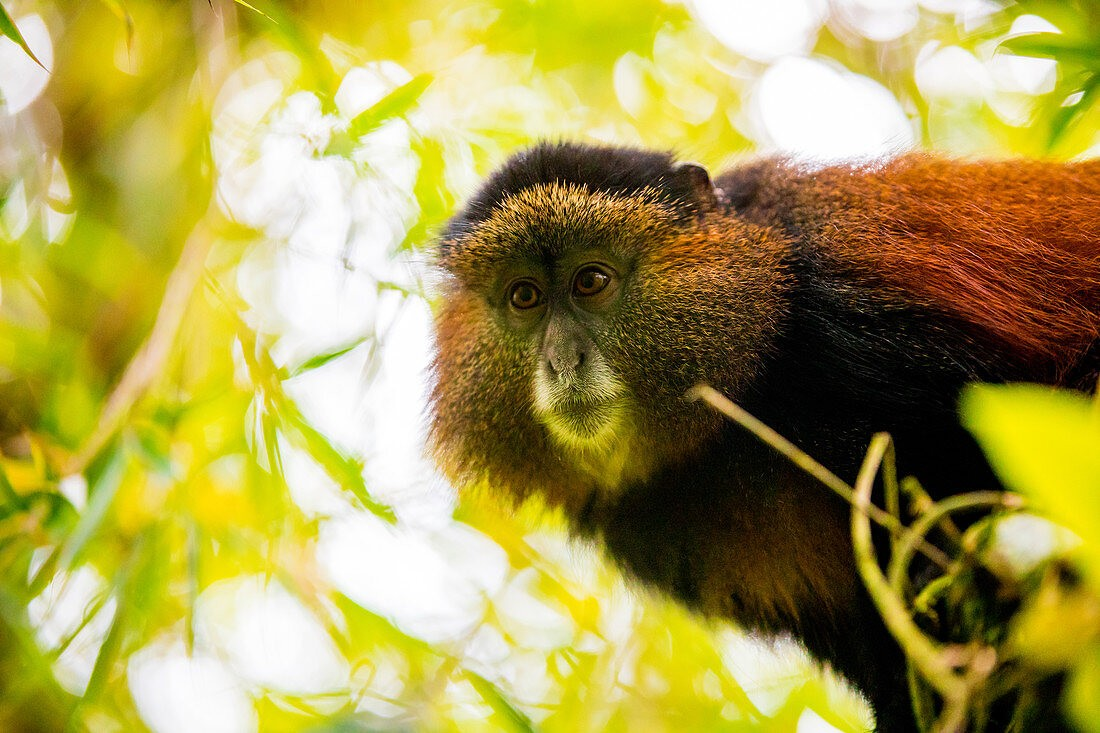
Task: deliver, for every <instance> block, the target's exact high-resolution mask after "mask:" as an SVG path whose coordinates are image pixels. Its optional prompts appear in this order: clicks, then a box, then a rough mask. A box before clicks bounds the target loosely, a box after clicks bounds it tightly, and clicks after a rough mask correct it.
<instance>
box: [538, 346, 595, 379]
mask: <svg viewBox="0 0 1100 733" xmlns="http://www.w3.org/2000/svg"><path fill="white" fill-rule="evenodd" d="M584 360H585V353H584V351H583V350H582V349H576V348H572V349H554V350H553V351H551V353H550V354H549V355H548V356H547V358H546V366H547V368H548V369H549V370H550V373H551V374H553V375H554V376H555V377H564V376H568V375H571V374H574V373H576V372H578V371H580V369H581V367H582V366H584Z"/></svg>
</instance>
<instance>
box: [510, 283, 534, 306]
mask: <svg viewBox="0 0 1100 733" xmlns="http://www.w3.org/2000/svg"><path fill="white" fill-rule="evenodd" d="M508 302H509V303H511V304H512V307H513V308H517V309H519V310H530V309H531V308H534V307H535V306H537V305H540V304H541V303H542V291H541V290H539V289H538V286H537V285H535V284H534V283H533V282H531V281H530V280H520V281H519V282H516V283H513V284H512V287H511V289H510V290H509V291H508Z"/></svg>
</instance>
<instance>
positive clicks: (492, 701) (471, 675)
mask: <svg viewBox="0 0 1100 733" xmlns="http://www.w3.org/2000/svg"><path fill="white" fill-rule="evenodd" d="M465 675H466V679H468V680H469V681H470V684H471V685H473V686H474V689H475V690H477V694H479V695H481V698H482V699H483V700H484V701H485V702H487V703H489V707H491V708H492V709H493V713H494V716H493V717H494V719H495V720H496V721H497V722H498V723H500V724H501V727H502V728H503V729H504V730H510V731H517V732H519V733H534V730H535V728H534V726H533V725H532V724H531V719H530V718H528V717H527V716H526V715H524V714H523V712H522V711H520V710H517V709H516V707H515V706H514V705H512V703H510V702H508V699H507V698H506V697H504V693H502V692H501V691H500V688H498V687H497V686H496V685H494V684H493V683H492V682H490V681H489V680H487V679H485V678H484V677H482V676H481V675H479V674H477V673H476V672H471V671H470V670H468V669H467V670H465Z"/></svg>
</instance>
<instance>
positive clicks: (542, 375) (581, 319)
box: [432, 183, 774, 494]
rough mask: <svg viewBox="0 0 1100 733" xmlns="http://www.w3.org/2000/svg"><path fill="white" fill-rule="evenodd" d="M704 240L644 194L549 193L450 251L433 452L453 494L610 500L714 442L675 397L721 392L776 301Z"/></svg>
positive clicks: (536, 192) (492, 219)
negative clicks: (455, 489)
mask: <svg viewBox="0 0 1100 733" xmlns="http://www.w3.org/2000/svg"><path fill="white" fill-rule="evenodd" d="M727 229H728V227H727ZM713 234H714V233H713V232H709V231H706V230H705V229H704V228H703V225H702V224H701V223H700V222H699V221H698V220H697V218H696V217H694V216H689V217H685V216H684V214H683V212H681V211H677V210H675V209H673V208H672V207H671V206H670V205H669V204H668V202H667V201H666V200H664V199H663V198H662V197H661V196H660V194H659V193H658V192H656V191H652V190H644V191H641V192H639V193H636V194H633V195H610V194H605V193H601V192H591V191H589V190H588V189H587V188H585V187H583V186H577V185H566V184H559V183H550V184H539V185H535V186H532V187H529V188H525V189H523V190H522V191H520V192H518V193H516V194H513V195H510V196H508V197H507V198H506V199H505V200H504V201H503V202H502V203H501V204H500V205H499V206H498V207H497V208H496V209H495V210H493V211H492V212H490V213H489V215H488V216H487V217H485V218H484V219H483V220H481V221H479V222H478V223H476V225H474V226H473V227H471V228H470V229H469V230H468V231H465V232H463V233H462V234H460V235H458V236H457V237H455V238H454V239H453V240H452V241H449V242H447V246H446V247H445V248H444V250H443V251H444V256H443V257H442V258H441V263H440V264H441V265H442V267H443V269H444V272H445V274H446V275H447V276H448V277H447V279H446V282H445V291H444V294H443V298H442V306H441V310H440V312H439V315H438V318H437V357H436V361H435V377H436V383H435V389H434V392H433V399H432V403H433V410H434V416H433V417H434V420H433V427H432V441H433V445H434V450H435V453H436V457H437V459H438V460H439V462H440V464H441V465H442V466H443V468H444V470H445V471H447V472H448V473H449V474H450V475H451V478H452V479H455V480H457V481H458V482H460V483H465V482H468V481H469V480H481V479H487V480H489V481H490V482H496V483H505V484H509V483H510V484H511V485H513V486H514V487H515V488H514V493H521V494H523V493H527V492H529V491H539V492H541V493H546V492H547V491H548V489H547V487H546V485H544V482H543V480H542V479H543V477H544V476H547V477H549V476H553V477H554V478H547V479H546V483H547V484H549V483H554V485H555V487H556V488H554V489H550V490H551V491H553V490H560V487H561V486H563V485H564V486H570V485H572V486H589V487H595V488H597V489H601V490H608V491H616V490H619V489H620V488H621V487H622V486H623V485H625V484H628V483H630V482H631V481H634V480H642V479H644V478H645V477H646V476H647V475H648V474H649V473H651V472H652V471H653V470H655V469H656V468H657V467H659V466H660V465H662V464H664V463H667V462H668V461H669V460H672V459H673V458H675V457H683V456H685V454H687V453H689V452H690V451H691V449H692V446H693V445H696V444H698V443H699V442H700V441H702V440H705V439H706V438H707V436H710V435H713V434H714V432H715V431H716V430H717V429H718V426H719V425H720V420H719V419H718V418H717V416H716V415H714V414H713V413H712V412H710V411H708V410H706V409H705V407H703V406H702V405H698V404H692V403H689V402H688V401H687V400H685V399H684V393H685V392H686V391H687V390H688V389H689V388H690V387H692V386H693V385H694V384H696V383H697V382H699V381H708V382H710V383H712V384H715V385H716V386H719V387H723V386H725V387H731V386H733V385H732V380H734V379H735V378H736V375H737V374H738V373H739V372H740V371H743V367H742V363H743V362H746V361H747V360H749V359H751V358H752V357H753V356H754V355H755V354H756V353H757V352H758V351H759V349H758V346H757V344H756V343H755V342H754V341H752V339H755V338H756V336H755V330H758V329H759V328H760V327H761V326H760V324H764V325H766V324H767V323H768V321H767V319H760V318H755V320H750V318H751V317H753V316H757V315H758V314H757V313H756V311H757V310H758V309H759V307H760V304H761V303H766V302H767V301H768V299H769V298H772V297H774V296H772V295H768V294H764V295H763V297H761V293H760V292H758V291H759V290H760V288H759V287H753V288H752V291H753V292H747V289H746V287H745V286H744V285H743V284H742V282H743V278H742V275H743V274H744V273H743V272H742V270H743V267H744V266H745V265H746V262H748V263H749V266H751V262H750V261H751V260H752V257H748V256H747V255H746V256H745V257H743V258H741V257H734V256H732V255H733V254H734V249H732V248H730V247H726V246H724V244H723V242H721V241H713V240H714V236H713ZM738 246H740V245H738ZM746 251H747V250H746ZM741 259H744V260H745V261H746V262H741V261H740V260H741ZM757 259H759V258H757ZM751 276H754V275H753V274H752V273H750V277H751ZM757 280H759V278H758V277H757ZM745 298H755V301H756V303H755V304H753V305H752V306H751V307H750V310H748V311H746V312H744V313H743V314H742V313H740V311H739V309H740V310H744V308H743V303H742V301H743V300H744V299H745ZM741 323H749V324H751V328H752V329H754V331H753V332H752V333H749V332H747V331H746V333H741V332H740V331H739V328H740V325H739V324H741ZM731 339H732V341H731Z"/></svg>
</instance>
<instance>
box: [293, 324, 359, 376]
mask: <svg viewBox="0 0 1100 733" xmlns="http://www.w3.org/2000/svg"><path fill="white" fill-rule="evenodd" d="M373 339H374V335H373V334H370V335H367V336H361V337H360V338H357V339H355V340H354V341H352V342H351V343H348V344H345V345H344V346H341V347H339V348H337V349H335V350H334V351H329V352H326V353H324V354H317V355H316V356H313V357H310V358H309V359H307V360H305V361H304V362H302V363H301V364H299V365H298V366H296V367H294V368H293V369H291V370H290V376H292V377H296V376H298V375H299V374H302V373H304V372H308V371H312V370H313V369H316V368H318V367H322V366H324V365H325V364H328V363H329V362H330V361H332V360H333V359H339V358H340V357H341V356H343V355H344V354H347V353H348V352H350V351H354V350H355V349H357V348H359V347H360V346H362V345H363V344H365V343H366V342H367V341H371V340H373Z"/></svg>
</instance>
